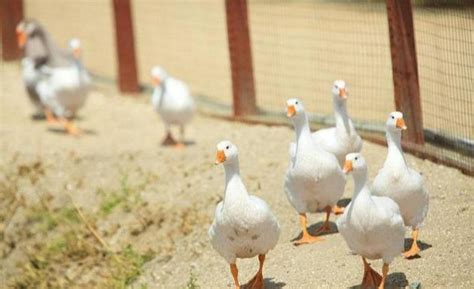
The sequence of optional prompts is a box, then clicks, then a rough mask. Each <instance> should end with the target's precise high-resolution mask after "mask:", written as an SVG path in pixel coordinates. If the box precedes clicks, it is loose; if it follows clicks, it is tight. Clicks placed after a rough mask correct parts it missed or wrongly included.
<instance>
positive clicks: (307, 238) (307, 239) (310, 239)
mask: <svg viewBox="0 0 474 289" xmlns="http://www.w3.org/2000/svg"><path fill="white" fill-rule="evenodd" d="M321 241H324V239H323V238H321V237H317V236H312V235H310V234H303V236H302V237H301V238H299V239H298V240H296V241H294V242H293V244H294V245H295V246H299V245H304V244H312V243H317V242H321Z"/></svg>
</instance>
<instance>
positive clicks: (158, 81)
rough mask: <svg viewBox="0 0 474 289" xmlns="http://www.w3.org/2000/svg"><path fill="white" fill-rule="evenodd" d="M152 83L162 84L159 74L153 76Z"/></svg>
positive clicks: (155, 84)
mask: <svg viewBox="0 0 474 289" xmlns="http://www.w3.org/2000/svg"><path fill="white" fill-rule="evenodd" d="M151 84H153V86H158V85H160V78H159V77H158V76H153V77H152V79H151Z"/></svg>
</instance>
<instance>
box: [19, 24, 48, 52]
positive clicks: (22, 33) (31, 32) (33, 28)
mask: <svg viewBox="0 0 474 289" xmlns="http://www.w3.org/2000/svg"><path fill="white" fill-rule="evenodd" d="M42 29H43V28H42V27H41V25H40V24H39V23H38V22H36V21H35V20H23V21H21V22H20V23H18V25H17V26H16V39H17V43H18V47H20V48H24V47H25V45H26V42H27V41H28V40H29V39H31V38H34V37H39V36H40V34H41V33H42Z"/></svg>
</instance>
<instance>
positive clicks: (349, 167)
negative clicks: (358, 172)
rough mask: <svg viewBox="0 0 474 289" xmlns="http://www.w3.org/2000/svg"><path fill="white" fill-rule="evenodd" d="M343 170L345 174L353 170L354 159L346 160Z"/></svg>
mask: <svg viewBox="0 0 474 289" xmlns="http://www.w3.org/2000/svg"><path fill="white" fill-rule="evenodd" d="M342 171H343V172H344V173H345V174H347V173H348V172H350V171H352V161H349V160H346V162H345V163H344V167H343V168H342Z"/></svg>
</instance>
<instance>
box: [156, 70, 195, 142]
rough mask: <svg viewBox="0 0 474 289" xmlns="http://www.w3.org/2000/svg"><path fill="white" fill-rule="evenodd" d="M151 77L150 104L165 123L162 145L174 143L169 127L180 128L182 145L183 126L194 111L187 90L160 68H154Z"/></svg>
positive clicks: (192, 102) (185, 86)
mask: <svg viewBox="0 0 474 289" xmlns="http://www.w3.org/2000/svg"><path fill="white" fill-rule="evenodd" d="M151 75H152V78H153V81H154V84H155V87H154V89H153V94H152V97H151V102H152V104H153V107H154V108H155V110H156V111H157V112H158V114H159V115H160V116H161V118H162V120H163V122H164V123H165V126H166V131H167V139H165V141H164V143H165V144H172V143H176V141H175V140H174V139H173V138H172V136H171V131H170V126H171V125H178V126H179V127H180V129H181V140H180V141H181V143H182V142H184V139H183V138H184V126H185V125H186V124H187V123H189V122H190V121H191V119H192V117H193V115H194V110H195V107H194V100H193V98H192V96H191V93H190V91H189V88H188V86H187V85H186V84H185V83H184V82H183V81H181V80H179V79H176V78H173V77H171V76H168V73H166V71H165V70H163V69H162V68H161V67H154V68H153V69H152V70H151ZM166 142H168V143H166Z"/></svg>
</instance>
